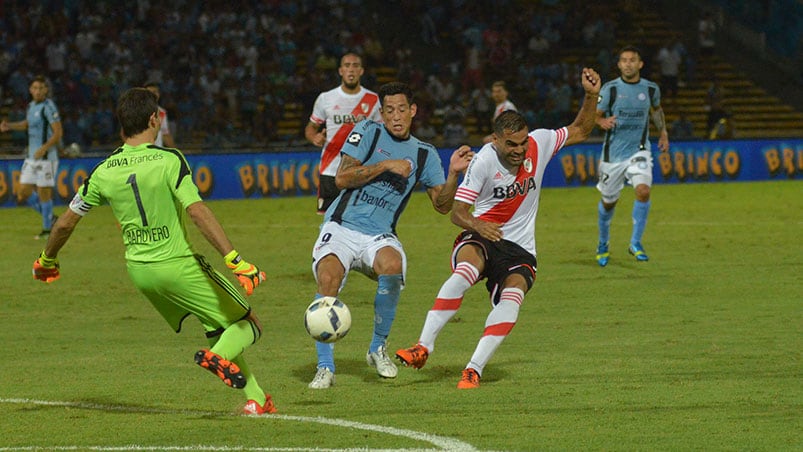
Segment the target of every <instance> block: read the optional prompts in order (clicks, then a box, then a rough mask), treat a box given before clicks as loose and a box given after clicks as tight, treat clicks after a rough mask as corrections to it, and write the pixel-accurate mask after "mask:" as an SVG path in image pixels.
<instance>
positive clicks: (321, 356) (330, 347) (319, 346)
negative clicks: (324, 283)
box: [313, 293, 335, 373]
mask: <svg viewBox="0 0 803 452" xmlns="http://www.w3.org/2000/svg"><path fill="white" fill-rule="evenodd" d="M321 297H323V295H321V294H319V293H316V294H315V297H314V298H313V299H315V300H317V299H318V298H321ZM315 352H316V353H317V354H318V367H326V368H327V369H329V370H331V371H332V373H334V372H335V344H327V343H326V342H318V341H315Z"/></svg>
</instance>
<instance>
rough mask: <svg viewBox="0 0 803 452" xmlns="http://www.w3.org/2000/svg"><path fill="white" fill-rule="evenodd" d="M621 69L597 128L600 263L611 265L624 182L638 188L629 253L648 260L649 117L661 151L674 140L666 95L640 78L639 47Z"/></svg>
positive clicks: (629, 51)
mask: <svg viewBox="0 0 803 452" xmlns="http://www.w3.org/2000/svg"><path fill="white" fill-rule="evenodd" d="M616 65H617V67H618V68H619V72H620V74H621V76H620V77H619V78H616V79H614V80H611V81H609V82H607V83H605V85H603V86H602V90H600V97H599V102H598V104H597V119H596V123H597V125H599V127H600V128H602V129H603V130H605V139H604V140H603V144H602V155H601V156H600V160H599V173H598V174H599V181H598V182H597V190H599V191H600V193H601V194H602V199H601V200H600V201H599V203H598V204H597V214H598V223H599V243H598V244H597V263H598V264H599V265H600V266H601V267H604V266H606V265H608V259H609V258H610V253H609V251H608V242H609V239H610V230H611V220H612V219H613V213H614V208H615V207H616V202H617V201H618V200H619V196H620V195H621V193H622V189H623V188H624V186H625V181H627V182H628V183H630V185H632V186H633V187H635V191H636V200H635V202H634V204H633V232H632V235H631V236H630V246H629V247H628V249H627V251H628V252H629V253H630V254H632V255H633V256H635V258H636V260H637V261H639V262H643V261H647V260H649V257H648V256H647V253H646V252H645V251H644V247H643V246H642V245H641V237H642V235H643V234H644V229H645V228H646V226H647V214H648V213H649V212H650V187H651V186H652V153H651V152H650V141H649V129H650V118H652V122H653V124H654V125H655V128H656V129H658V132H659V133H660V138H658V149H660V150H661V152H666V151H668V150H669V135H668V134H667V131H666V120H665V119H664V111H663V109H662V108H661V90H660V89H659V88H658V85H656V84H655V83H654V82H651V81H649V80H647V79H645V78H642V77H641V76H640V71H641V68H642V66H644V62H643V61H642V60H641V54H640V53H639V50H638V49H637V48H636V47H633V46H627V47H624V48H623V49H622V50H621V51H620V52H619V61H618V62H617V64H616Z"/></svg>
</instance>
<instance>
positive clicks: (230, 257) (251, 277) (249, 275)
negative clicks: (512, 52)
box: [223, 250, 265, 295]
mask: <svg viewBox="0 0 803 452" xmlns="http://www.w3.org/2000/svg"><path fill="white" fill-rule="evenodd" d="M223 260H225V261H226V267H229V268H230V269H231V271H232V272H234V276H236V277H237V281H239V283H240V285H241V286H243V289H245V294H246V295H251V294H252V293H254V288H255V287H256V286H258V285H259V283H261V282H262V281H264V280H265V272H261V271H259V269H258V268H257V267H256V265H253V264H249V263H248V262H246V261H245V260H243V258H242V257H240V253H238V252H237V251H235V250H232V251H231V252H230V253H229V254H227V255H225V256H223Z"/></svg>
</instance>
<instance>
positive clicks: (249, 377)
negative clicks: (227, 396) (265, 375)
mask: <svg viewBox="0 0 803 452" xmlns="http://www.w3.org/2000/svg"><path fill="white" fill-rule="evenodd" d="M232 362H233V363H234V364H237V366H239V367H240V372H242V373H243V376H244V377H245V387H244V388H243V393H244V394H245V398H246V399H247V400H254V401H256V402H257V403H259V404H260V405H262V404H263V403H265V391H263V390H262V388H261V387H260V386H259V383H257V379H256V377H254V374H252V373H251V369H250V368H249V367H248V364H246V362H245V360H244V359H243V357H242V356H240V357H238V358H237V359H235V360H233V361H232Z"/></svg>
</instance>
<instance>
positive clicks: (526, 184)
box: [494, 176, 536, 199]
mask: <svg viewBox="0 0 803 452" xmlns="http://www.w3.org/2000/svg"><path fill="white" fill-rule="evenodd" d="M535 189H536V185H535V176H530V177H528V178H526V179H524V180H521V181H518V180H517V181H516V182H513V183H512V184H510V185H508V186H507V187H494V199H505V198H507V199H510V198H515V197H516V196H526V195H527V193H529V192H531V191H532V190H535Z"/></svg>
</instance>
